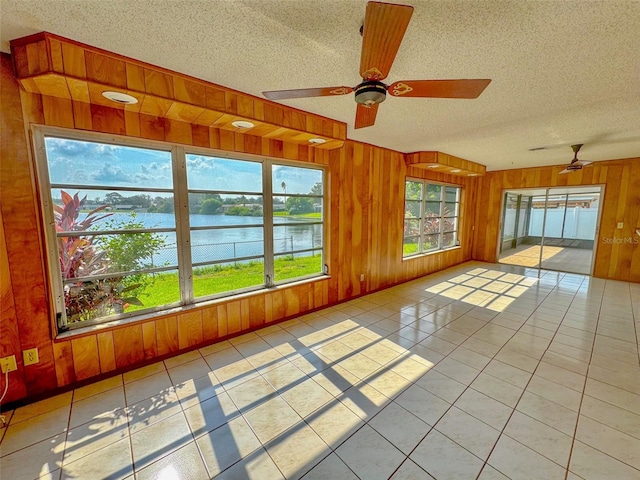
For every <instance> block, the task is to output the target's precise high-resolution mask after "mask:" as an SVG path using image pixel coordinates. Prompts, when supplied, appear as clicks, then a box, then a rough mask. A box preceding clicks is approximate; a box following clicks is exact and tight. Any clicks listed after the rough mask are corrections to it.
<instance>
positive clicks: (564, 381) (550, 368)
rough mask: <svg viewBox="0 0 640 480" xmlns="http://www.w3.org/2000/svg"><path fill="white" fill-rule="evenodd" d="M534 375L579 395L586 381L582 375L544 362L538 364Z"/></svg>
mask: <svg viewBox="0 0 640 480" xmlns="http://www.w3.org/2000/svg"><path fill="white" fill-rule="evenodd" d="M536 375H538V376H540V377H542V378H546V379H547V380H551V381H552V382H555V383H559V384H560V385H564V386H565V387H569V388H571V389H572V390H576V391H577V392H580V393H582V391H583V390H584V384H585V381H586V377H585V376H584V375H580V374H578V373H575V372H572V371H570V370H567V369H565V368H561V367H559V366H556V365H552V364H550V363H547V362H544V361H543V362H540V364H539V365H538V368H537V370H536Z"/></svg>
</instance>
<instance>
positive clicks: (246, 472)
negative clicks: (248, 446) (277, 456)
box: [185, 448, 284, 480]
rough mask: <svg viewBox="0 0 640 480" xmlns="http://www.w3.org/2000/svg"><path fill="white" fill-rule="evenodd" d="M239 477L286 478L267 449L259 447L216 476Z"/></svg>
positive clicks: (257, 479)
mask: <svg viewBox="0 0 640 480" xmlns="http://www.w3.org/2000/svg"><path fill="white" fill-rule="evenodd" d="M239 479H243V480H264V479H269V480H272V479H273V480H284V477H283V476H282V473H281V472H280V470H279V469H278V467H277V466H276V464H275V463H273V460H272V459H271V457H270V456H269V454H268V453H267V452H266V450H265V449H264V448H259V449H258V450H255V451H254V452H253V453H251V454H249V455H248V456H245V457H244V458H243V459H242V460H240V461H239V462H238V463H236V464H234V465H233V466H232V467H231V468H228V469H227V470H225V471H224V472H222V473H221V474H220V475H218V476H217V477H216V480H239ZM185 480H186V479H185Z"/></svg>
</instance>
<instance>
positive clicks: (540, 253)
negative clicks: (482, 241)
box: [498, 186, 602, 274]
mask: <svg viewBox="0 0 640 480" xmlns="http://www.w3.org/2000/svg"><path fill="white" fill-rule="evenodd" d="M601 190H602V188H601V187H599V186H595V187H561V188H549V189H523V190H511V191H505V197H504V203H503V212H502V232H501V237H500V242H499V245H498V251H499V261H500V262H501V263H508V264H512V265H520V266H523V267H530V268H543V269H547V270H558V271H563V272H571V273H581V274H590V273H591V271H592V264H593V257H594V249H595V244H596V242H595V239H596V236H597V231H598V222H599V214H600V199H601V195H602V191H601Z"/></svg>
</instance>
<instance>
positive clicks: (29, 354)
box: [22, 348, 40, 367]
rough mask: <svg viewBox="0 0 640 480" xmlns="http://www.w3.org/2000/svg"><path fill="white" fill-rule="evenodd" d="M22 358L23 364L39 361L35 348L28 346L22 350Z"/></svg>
mask: <svg viewBox="0 0 640 480" xmlns="http://www.w3.org/2000/svg"><path fill="white" fill-rule="evenodd" d="M22 359H23V360H24V366H25V367H26V366H27V365H33V364H34V363H38V362H39V361H40V357H39V356H38V349H37V348H30V349H29V350H24V351H23V352H22Z"/></svg>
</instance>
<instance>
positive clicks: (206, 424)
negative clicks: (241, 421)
mask: <svg viewBox="0 0 640 480" xmlns="http://www.w3.org/2000/svg"><path fill="white" fill-rule="evenodd" d="M184 415H185V417H186V419H187V423H189V428H190V429H191V431H192V432H193V435H194V436H195V437H196V438H197V437H199V436H201V435H204V434H205V433H207V432H210V431H211V430H214V429H216V428H218V427H219V426H220V425H224V424H225V423H227V422H230V421H231V420H233V419H234V418H236V417H237V416H239V415H240V412H239V411H238V407H236V405H235V403H233V401H232V400H231V397H229V395H228V394H227V393H225V392H222V393H220V394H218V395H216V396H214V397H211V398H209V399H207V400H205V401H204V402H202V403H199V404H196V405H194V406H192V407H189V408H186V409H185V410H184Z"/></svg>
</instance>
